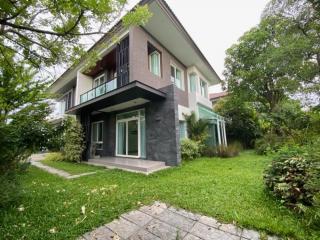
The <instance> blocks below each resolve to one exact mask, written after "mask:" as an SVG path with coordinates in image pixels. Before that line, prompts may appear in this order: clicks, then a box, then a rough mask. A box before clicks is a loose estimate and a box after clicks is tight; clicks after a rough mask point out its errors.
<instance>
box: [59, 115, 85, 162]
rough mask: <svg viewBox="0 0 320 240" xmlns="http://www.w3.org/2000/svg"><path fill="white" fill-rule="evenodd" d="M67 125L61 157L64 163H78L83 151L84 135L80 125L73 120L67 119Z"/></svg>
mask: <svg viewBox="0 0 320 240" xmlns="http://www.w3.org/2000/svg"><path fill="white" fill-rule="evenodd" d="M67 121H68V124H67V126H68V127H67V128H66V131H65V134H64V143H65V145H64V148H63V155H64V158H65V160H66V161H69V162H80V161H81V158H82V152H83V150H84V149H85V144H84V133H83V130H82V126H81V124H80V123H79V122H78V121H77V120H76V119H74V118H72V117H69V118H68V119H67Z"/></svg>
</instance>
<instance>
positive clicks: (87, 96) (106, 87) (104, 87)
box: [80, 78, 117, 103]
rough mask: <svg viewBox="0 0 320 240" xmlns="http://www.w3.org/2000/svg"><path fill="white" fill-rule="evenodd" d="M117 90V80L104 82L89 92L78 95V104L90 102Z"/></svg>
mask: <svg viewBox="0 0 320 240" xmlns="http://www.w3.org/2000/svg"><path fill="white" fill-rule="evenodd" d="M116 88H117V78H114V79H113V80H111V81H109V82H105V83H103V84H101V85H99V86H97V87H95V88H93V89H91V90H90V91H88V92H86V93H84V94H81V95H80V103H84V102H87V101H90V100H91V99H94V98H97V97H99V96H101V95H103V94H106V93H108V92H110V91H112V90H114V89H116Z"/></svg>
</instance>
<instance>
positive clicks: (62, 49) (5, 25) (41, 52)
mask: <svg viewBox="0 0 320 240" xmlns="http://www.w3.org/2000/svg"><path fill="white" fill-rule="evenodd" d="M126 3H127V0H84V1H83V0H53V1H46V0H21V1H11V0H3V1H1V2H0V46H1V48H0V50H1V51H0V54H2V57H6V54H5V52H6V51H8V50H9V51H13V52H15V53H16V54H17V55H18V56H19V57H20V59H24V60H27V61H28V63H29V64H30V65H32V66H33V67H36V68H41V67H43V66H52V65H55V64H59V63H72V62H74V61H75V60H76V59H80V57H81V56H82V55H83V54H84V50H85V49H87V47H86V43H85V42H84V41H81V40H82V39H83V38H82V37H83V36H90V35H91V36H92V35H94V36H96V35H97V36H102V35H103V34H105V33H106V32H107V30H108V27H109V26H110V25H111V24H112V23H113V22H114V21H115V20H117V19H118V18H119V16H120V15H121V13H122V10H123V9H124V6H125V5H126ZM149 17H150V13H149V12H148V9H147V6H139V7H137V8H136V9H135V11H132V12H130V13H128V14H127V15H126V16H125V17H124V19H123V21H122V23H123V25H124V26H130V25H132V24H143V23H145V22H146V21H147V20H148V18H149Z"/></svg>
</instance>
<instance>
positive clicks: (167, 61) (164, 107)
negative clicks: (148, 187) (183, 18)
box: [50, 0, 226, 166]
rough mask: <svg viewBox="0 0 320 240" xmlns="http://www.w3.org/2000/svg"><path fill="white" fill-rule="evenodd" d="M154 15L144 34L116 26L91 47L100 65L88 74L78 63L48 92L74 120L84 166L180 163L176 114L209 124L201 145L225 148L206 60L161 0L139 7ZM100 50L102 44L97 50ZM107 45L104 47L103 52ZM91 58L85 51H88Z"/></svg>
mask: <svg viewBox="0 0 320 240" xmlns="http://www.w3.org/2000/svg"><path fill="white" fill-rule="evenodd" d="M139 4H148V5H149V10H150V11H151V12H152V13H153V16H152V17H151V19H150V20H149V21H148V23H147V24H146V25H145V26H143V27H137V26H134V27H130V28H129V29H125V28H123V27H122V25H121V21H120V22H119V23H118V24H116V25H115V26H114V27H113V29H112V30H111V32H112V33H114V34H117V37H118V38H119V41H117V42H113V40H112V39H113V36H112V34H106V35H105V36H104V37H102V38H101V39H100V40H99V41H98V42H97V43H96V44H95V45H94V46H93V49H96V50H98V51H99V53H100V56H101V60H99V61H98V62H97V63H96V65H95V67H93V68H91V69H90V70H89V71H88V70H84V65H85V64H84V61H82V62H80V63H79V65H78V66H75V67H73V68H72V69H69V70H67V71H66V72H65V73H63V74H62V76H61V77H59V79H57V80H56V81H55V82H54V83H53V84H52V86H51V88H50V89H51V91H52V92H54V93H59V94H60V95H61V96H62V97H61V98H60V99H59V101H60V104H59V106H60V109H61V113H65V114H71V115H76V116H77V117H78V119H79V120H80V122H81V124H82V126H83V128H84V130H85V135H86V146H87V150H86V154H85V156H84V158H85V159H86V160H90V159H91V158H93V156H92V155H93V154H92V149H94V151H95V153H94V155H100V156H101V161H102V160H103V159H108V157H110V158H111V157H119V158H126V160H128V161H129V160H130V159H134V158H136V159H148V160H153V161H162V162H165V164H166V165H168V166H175V165H179V163H180V161H181V160H180V158H181V157H180V140H181V139H183V138H185V137H187V126H186V123H185V120H184V115H183V114H190V113H191V112H192V111H194V112H195V113H196V114H197V116H198V117H199V118H206V119H209V120H210V123H211V124H210V133H209V135H210V138H209V141H208V144H211V145H218V144H226V134H225V125H224V120H223V118H222V117H220V116H219V115H217V114H215V113H214V112H213V111H212V103H211V102H210V100H209V94H208V87H209V86H210V85H213V84H217V83H219V82H220V79H219V76H218V75H217V74H216V72H215V71H214V69H213V68H212V66H211V65H210V64H209V62H208V61H207V59H206V58H205V57H204V55H203V54H202V53H201V51H200V50H199V48H198V47H197V46H196V44H195V43H194V42H193V40H192V39H191V37H190V36H189V34H188V33H187V32H186V30H185V29H184V27H183V26H182V25H181V23H180V22H179V20H178V19H177V17H176V16H175V15H174V13H173V12H172V10H171V9H170V8H169V6H168V5H167V4H166V2H165V1H164V0H143V1H141V2H140V3H139ZM103 43H105V44H103ZM106 46H107V47H106ZM89 51H90V50H89Z"/></svg>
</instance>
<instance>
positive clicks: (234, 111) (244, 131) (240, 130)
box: [214, 96, 262, 148]
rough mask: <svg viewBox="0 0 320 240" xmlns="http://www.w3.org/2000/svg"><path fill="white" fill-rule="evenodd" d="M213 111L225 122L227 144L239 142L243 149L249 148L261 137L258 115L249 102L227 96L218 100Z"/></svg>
mask: <svg viewBox="0 0 320 240" xmlns="http://www.w3.org/2000/svg"><path fill="white" fill-rule="evenodd" d="M214 111H215V112H217V113H218V114H220V115H221V116H223V117H224V118H225V120H226V129H227V131H226V133H227V138H228V139H229V142H232V141H239V142H241V144H243V146H244V147H246V148H251V147H253V146H254V141H255V140H256V139H258V138H259V137H261V136H262V128H261V122H260V121H259V114H258V112H257V111H256V110H255V108H254V107H253V106H252V104H250V103H249V102H242V101H239V100H238V99H236V98H233V97H232V96H228V97H226V98H223V99H221V100H219V102H218V103H217V104H216V105H215V107H214Z"/></svg>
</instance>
